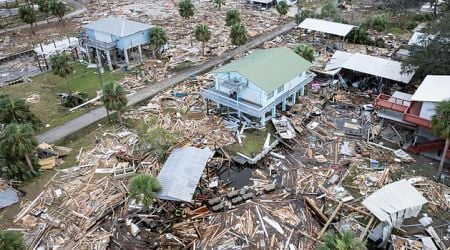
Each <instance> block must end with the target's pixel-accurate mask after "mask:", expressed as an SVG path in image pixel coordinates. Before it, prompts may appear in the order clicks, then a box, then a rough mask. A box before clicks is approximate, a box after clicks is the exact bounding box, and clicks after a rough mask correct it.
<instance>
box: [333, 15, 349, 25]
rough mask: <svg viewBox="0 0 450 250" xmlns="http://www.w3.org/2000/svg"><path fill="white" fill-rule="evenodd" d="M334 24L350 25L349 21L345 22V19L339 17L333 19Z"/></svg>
mask: <svg viewBox="0 0 450 250" xmlns="http://www.w3.org/2000/svg"><path fill="white" fill-rule="evenodd" d="M333 22H336V23H344V24H348V22H347V20H345V18H343V17H342V16H339V15H338V16H336V17H335V18H334V19H333Z"/></svg>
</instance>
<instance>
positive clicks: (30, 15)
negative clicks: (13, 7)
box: [19, 5, 36, 34]
mask: <svg viewBox="0 0 450 250" xmlns="http://www.w3.org/2000/svg"><path fill="white" fill-rule="evenodd" d="M19 16H20V19H21V20H22V21H23V22H24V23H26V24H29V25H30V28H31V33H32V34H34V30H33V23H35V22H36V13H34V10H33V8H31V7H30V6H29V5H22V6H20V7H19Z"/></svg>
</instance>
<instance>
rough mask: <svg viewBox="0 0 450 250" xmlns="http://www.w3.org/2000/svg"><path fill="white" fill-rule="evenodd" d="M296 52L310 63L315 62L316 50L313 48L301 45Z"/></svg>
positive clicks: (295, 49)
mask: <svg viewBox="0 0 450 250" xmlns="http://www.w3.org/2000/svg"><path fill="white" fill-rule="evenodd" d="M294 52H295V53H296V54H297V55H299V56H301V57H303V58H305V59H306V60H308V61H310V62H312V61H314V49H313V48H312V47H311V46H308V45H306V44H304V43H301V44H299V45H297V47H295V48H294Z"/></svg>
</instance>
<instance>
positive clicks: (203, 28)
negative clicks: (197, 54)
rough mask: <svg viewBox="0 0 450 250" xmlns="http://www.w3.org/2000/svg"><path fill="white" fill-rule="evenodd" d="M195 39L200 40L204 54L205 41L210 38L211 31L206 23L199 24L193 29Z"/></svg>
mask: <svg viewBox="0 0 450 250" xmlns="http://www.w3.org/2000/svg"><path fill="white" fill-rule="evenodd" d="M195 39H196V40H197V41H199V42H202V54H203V55H204V54H205V42H208V41H209V40H210V39H211V31H210V30H209V28H208V26H207V25H206V24H200V25H198V26H197V28H196V29H195Z"/></svg>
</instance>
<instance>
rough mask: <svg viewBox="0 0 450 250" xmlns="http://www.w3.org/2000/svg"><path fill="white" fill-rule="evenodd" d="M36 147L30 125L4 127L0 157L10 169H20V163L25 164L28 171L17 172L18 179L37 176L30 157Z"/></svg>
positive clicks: (0, 143) (12, 124)
mask: <svg viewBox="0 0 450 250" xmlns="http://www.w3.org/2000/svg"><path fill="white" fill-rule="evenodd" d="M36 146H37V141H36V139H35V137H34V131H33V128H32V127H31V125H30V124H16V123H11V124H9V125H7V126H6V128H5V131H4V136H3V139H2V141H1V142H0V155H1V156H2V157H3V158H4V159H6V161H7V162H8V164H9V165H11V167H18V166H19V167H20V166H21V164H20V162H23V160H24V159H25V162H26V164H27V166H28V170H26V171H25V170H19V171H17V172H18V176H14V177H17V178H19V179H24V177H31V176H33V175H36V174H37V171H36V170H37V167H36V164H33V162H32V157H33V154H34V151H35V149H36ZM8 167H9V166H8Z"/></svg>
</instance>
